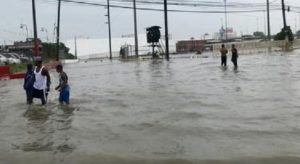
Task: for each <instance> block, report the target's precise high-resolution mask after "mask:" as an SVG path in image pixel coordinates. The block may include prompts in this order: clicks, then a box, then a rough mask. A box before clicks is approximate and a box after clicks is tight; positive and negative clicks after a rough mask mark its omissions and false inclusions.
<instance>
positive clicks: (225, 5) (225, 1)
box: [224, 0, 228, 41]
mask: <svg viewBox="0 0 300 164" xmlns="http://www.w3.org/2000/svg"><path fill="white" fill-rule="evenodd" d="M224 7H225V39H226V41H227V39H228V34H227V32H228V31H227V30H228V27H227V0H224Z"/></svg>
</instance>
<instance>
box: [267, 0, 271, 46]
mask: <svg viewBox="0 0 300 164" xmlns="http://www.w3.org/2000/svg"><path fill="white" fill-rule="evenodd" d="M267 22H268V41H269V45H268V50H269V52H271V25H270V1H269V0H267Z"/></svg>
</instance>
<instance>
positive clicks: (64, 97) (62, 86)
mask: <svg viewBox="0 0 300 164" xmlns="http://www.w3.org/2000/svg"><path fill="white" fill-rule="evenodd" d="M56 72H57V73H59V85H58V86H57V87H56V88H55V90H58V91H59V92H60V93H59V102H60V104H63V103H66V104H69V103H70V102H69V98H70V87H69V84H68V76H67V74H66V73H65V72H64V71H63V66H62V65H57V66H56Z"/></svg>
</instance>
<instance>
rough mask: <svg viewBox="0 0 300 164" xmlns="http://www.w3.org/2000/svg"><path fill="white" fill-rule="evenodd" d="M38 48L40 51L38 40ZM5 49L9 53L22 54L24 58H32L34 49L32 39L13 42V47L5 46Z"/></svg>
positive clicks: (40, 43)
mask: <svg viewBox="0 0 300 164" xmlns="http://www.w3.org/2000/svg"><path fill="white" fill-rule="evenodd" d="M38 46H39V49H40V51H42V48H43V46H42V41H41V40H40V39H38ZM5 48H6V49H7V50H8V51H9V52H16V53H22V54H25V55H26V56H32V55H33V49H34V38H27V39H26V41H17V42H14V44H13V45H7V46H5Z"/></svg>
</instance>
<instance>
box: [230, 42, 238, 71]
mask: <svg viewBox="0 0 300 164" xmlns="http://www.w3.org/2000/svg"><path fill="white" fill-rule="evenodd" d="M231 52H232V56H231V61H232V63H233V65H234V69H237V67H238V64H237V59H238V57H239V56H238V50H237V49H236V48H235V45H234V44H232V48H231Z"/></svg>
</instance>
